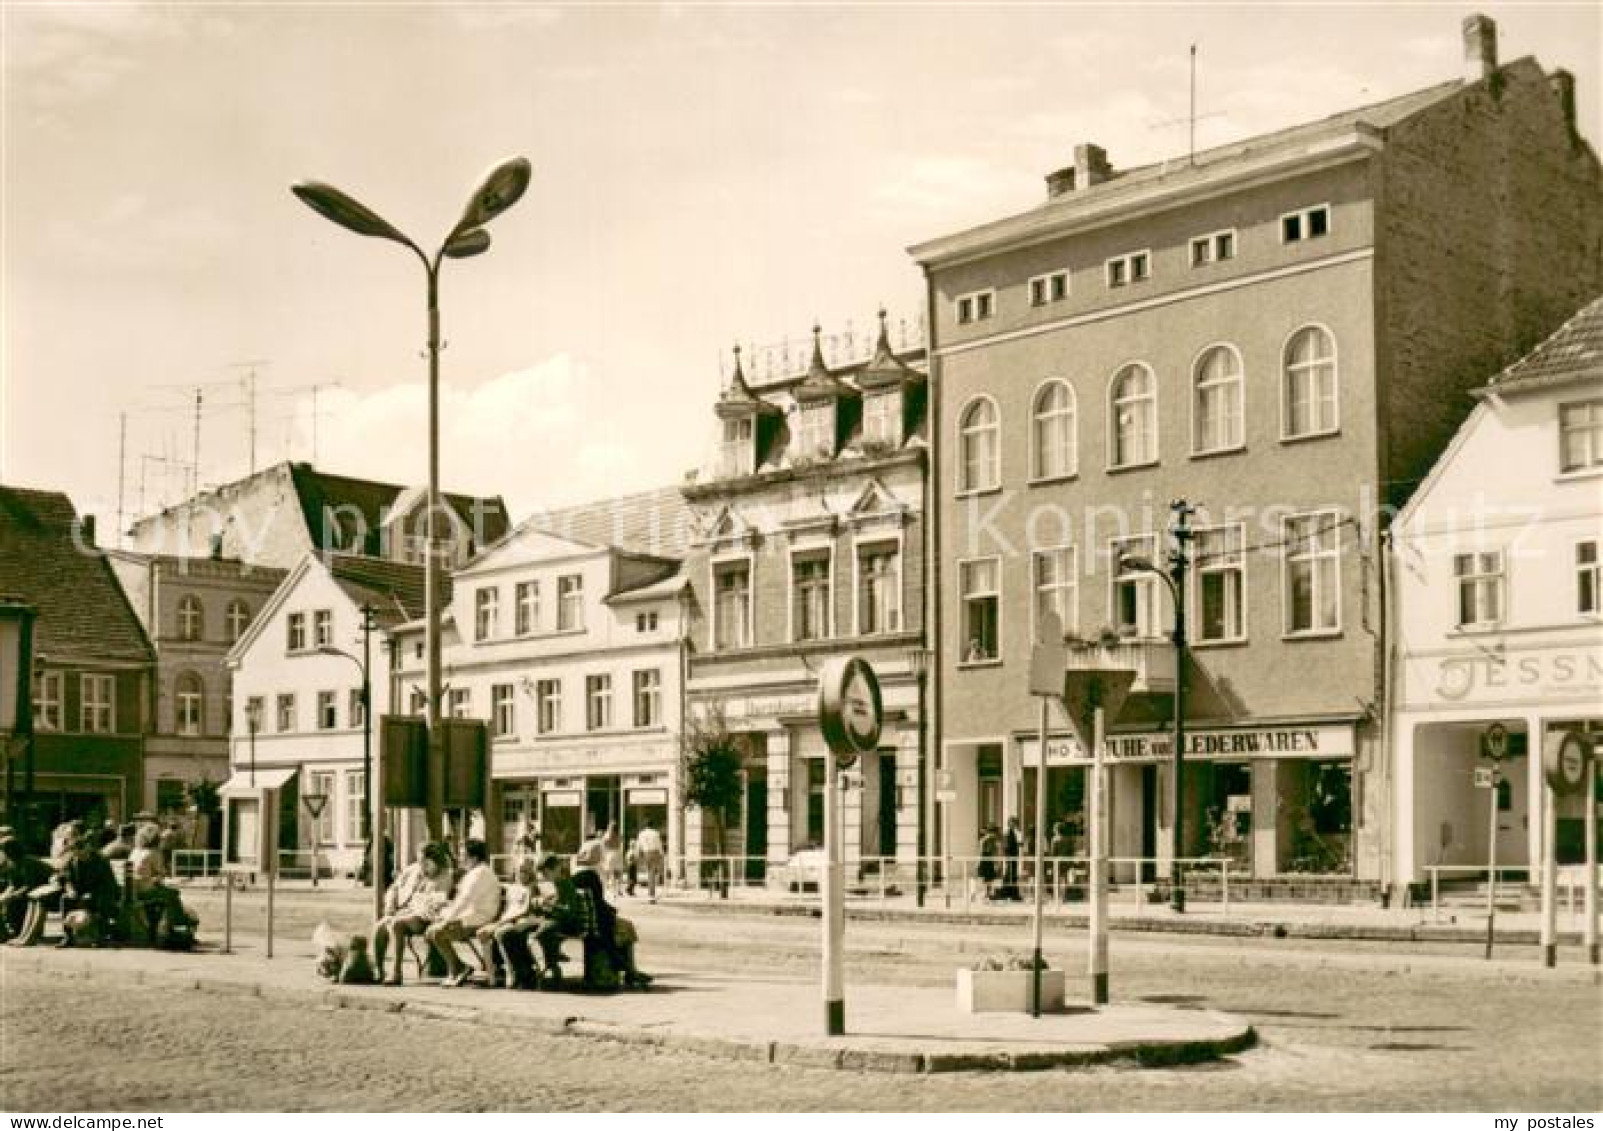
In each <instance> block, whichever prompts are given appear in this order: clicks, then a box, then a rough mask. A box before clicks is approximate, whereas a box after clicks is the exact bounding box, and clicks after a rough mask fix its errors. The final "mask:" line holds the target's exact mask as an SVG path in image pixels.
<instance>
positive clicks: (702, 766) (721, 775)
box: [679, 706, 745, 898]
mask: <svg viewBox="0 0 1603 1131" xmlns="http://www.w3.org/2000/svg"><path fill="white" fill-rule="evenodd" d="M744 763H745V746H744V742H743V740H742V739H741V738H740V736H738V735H735V734H731V733H730V731H729V727H728V725H727V723H726V721H725V718H724V713H723V710H722V709H721V708H719V707H716V706H714V707H711V708H709V709H708V711H707V713H706V715H705V716H704V717H702V718H692V719H688V720H686V725H685V730H684V733H683V735H682V737H681V739H680V751H679V765H680V775H679V777H680V781H681V782H683V783H684V794H683V795H684V806H685V808H686V809H699V810H700V811H701V812H702V813H703V814H705V815H706V816H708V817H711V818H712V827H713V837H714V839H715V841H716V844H717V851H718V855H719V856H720V857H723V856H725V855H727V848H726V843H725V841H726V834H727V829H728V822H729V819H730V817H731V815H733V814H735V813H738V812H739V810H740V800H741V793H742V791H743V789H744V785H743V782H742V780H741V769H742V766H743V765H744ZM720 870H721V871H722V872H723V883H722V885H721V889H722V891H723V894H724V896H725V897H726V898H727V897H728V895H729V883H728V872H727V865H726V864H722V863H721V864H720Z"/></svg>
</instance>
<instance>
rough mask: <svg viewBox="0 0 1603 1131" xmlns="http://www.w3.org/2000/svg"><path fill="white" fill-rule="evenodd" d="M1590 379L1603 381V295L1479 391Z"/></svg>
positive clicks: (1495, 391) (1506, 391)
mask: <svg viewBox="0 0 1603 1131" xmlns="http://www.w3.org/2000/svg"><path fill="white" fill-rule="evenodd" d="M1588 379H1589V380H1593V381H1603V295H1600V296H1598V297H1597V298H1595V299H1593V300H1592V301H1591V302H1589V303H1587V304H1586V305H1585V306H1583V307H1581V309H1580V310H1578V311H1576V312H1575V313H1574V314H1573V315H1571V316H1570V319H1569V321H1567V322H1565V323H1564V325H1562V326H1560V327H1559V328H1558V329H1557V330H1555V331H1553V333H1552V334H1550V335H1548V337H1547V338H1546V339H1545V340H1544V341H1543V342H1542V343H1541V344H1540V345H1538V346H1537V347H1536V348H1535V349H1533V350H1532V351H1531V352H1530V353H1528V354H1526V355H1525V356H1524V357H1522V358H1520V359H1519V360H1518V361H1516V362H1514V364H1512V365H1510V366H1509V367H1508V368H1507V369H1505V370H1503V371H1502V372H1501V373H1499V374H1498V375H1497V376H1496V377H1493V378H1492V379H1491V381H1489V382H1488V383H1487V384H1486V385H1485V386H1484V387H1483V388H1481V389H1478V390H1476V393H1477V395H1480V396H1484V395H1486V394H1488V393H1508V392H1524V391H1526V390H1528V389H1536V388H1546V387H1548V386H1551V385H1560V384H1568V383H1569V382H1571V381H1577V380H1588Z"/></svg>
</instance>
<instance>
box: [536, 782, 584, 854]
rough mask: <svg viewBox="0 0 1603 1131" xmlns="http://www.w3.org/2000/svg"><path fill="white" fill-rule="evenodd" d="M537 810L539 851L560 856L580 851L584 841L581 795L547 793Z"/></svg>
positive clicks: (571, 792) (569, 791)
mask: <svg viewBox="0 0 1603 1131" xmlns="http://www.w3.org/2000/svg"><path fill="white" fill-rule="evenodd" d="M541 800H542V802H543V804H542V805H541V807H540V847H542V848H544V849H545V850H546V851H547V852H555V853H557V854H558V855H559V856H571V855H572V854H573V853H575V852H577V851H579V842H580V841H581V840H582V839H583V834H584V827H583V815H584V810H583V808H582V802H583V794H581V793H580V792H579V791H578V790H576V789H564V790H548V791H547V792H546V794H545V796H544V797H543V798H541Z"/></svg>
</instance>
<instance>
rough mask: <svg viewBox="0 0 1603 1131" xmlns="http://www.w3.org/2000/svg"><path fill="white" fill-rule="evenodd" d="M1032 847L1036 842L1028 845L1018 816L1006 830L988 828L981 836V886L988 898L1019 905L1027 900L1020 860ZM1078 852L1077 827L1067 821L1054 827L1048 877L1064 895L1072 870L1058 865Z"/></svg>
mask: <svg viewBox="0 0 1603 1131" xmlns="http://www.w3.org/2000/svg"><path fill="white" fill-rule="evenodd" d="M1031 835H1032V836H1033V833H1032V834H1031ZM1032 847H1033V841H1031V842H1030V843H1029V844H1026V837H1025V835H1024V834H1022V833H1021V832H1020V831H1019V819H1018V818H1017V817H1009V818H1008V822H1007V829H1006V831H998V829H997V827H996V826H995V825H988V826H986V828H985V830H984V832H982V833H981V834H980V866H979V879H980V885H981V888H982V891H983V894H984V896H985V898H986V899H989V900H999V901H1000V900H1006V901H1009V902H1015V903H1016V902H1020V901H1022V900H1023V898H1024V894H1023V892H1022V891H1021V890H1020V888H1019V857H1020V855H1021V854H1023V853H1024V852H1025V851H1027V850H1029V849H1031V848H1032ZM1074 851H1075V843H1074V829H1073V827H1072V826H1071V825H1070V824H1069V822H1067V821H1059V822H1057V823H1056V824H1054V825H1053V826H1052V839H1051V840H1050V841H1049V842H1048V843H1047V844H1046V846H1045V854H1046V857H1047V859H1048V861H1050V863H1048V865H1047V875H1048V876H1049V877H1055V880H1056V883H1057V885H1058V894H1059V895H1060V896H1061V894H1062V890H1063V883H1064V881H1065V879H1066V878H1067V877H1068V875H1069V870H1068V869H1067V868H1059V867H1058V863H1059V861H1061V860H1064V859H1066V858H1068V857H1070V856H1072V855H1074ZM1049 890H1050V889H1049Z"/></svg>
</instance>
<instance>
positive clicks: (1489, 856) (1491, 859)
mask: <svg viewBox="0 0 1603 1131" xmlns="http://www.w3.org/2000/svg"><path fill="white" fill-rule="evenodd" d="M1487 793H1489V794H1490V795H1491V800H1490V803H1489V804H1488V805H1487V809H1488V810H1489V811H1490V812H1489V815H1488V817H1487V836H1486V843H1487V849H1486V957H1487V958H1490V957H1491V956H1492V939H1493V933H1494V931H1495V930H1496V923H1497V768H1496V767H1495V766H1494V767H1493V768H1492V788H1491V789H1489V790H1487Z"/></svg>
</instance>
